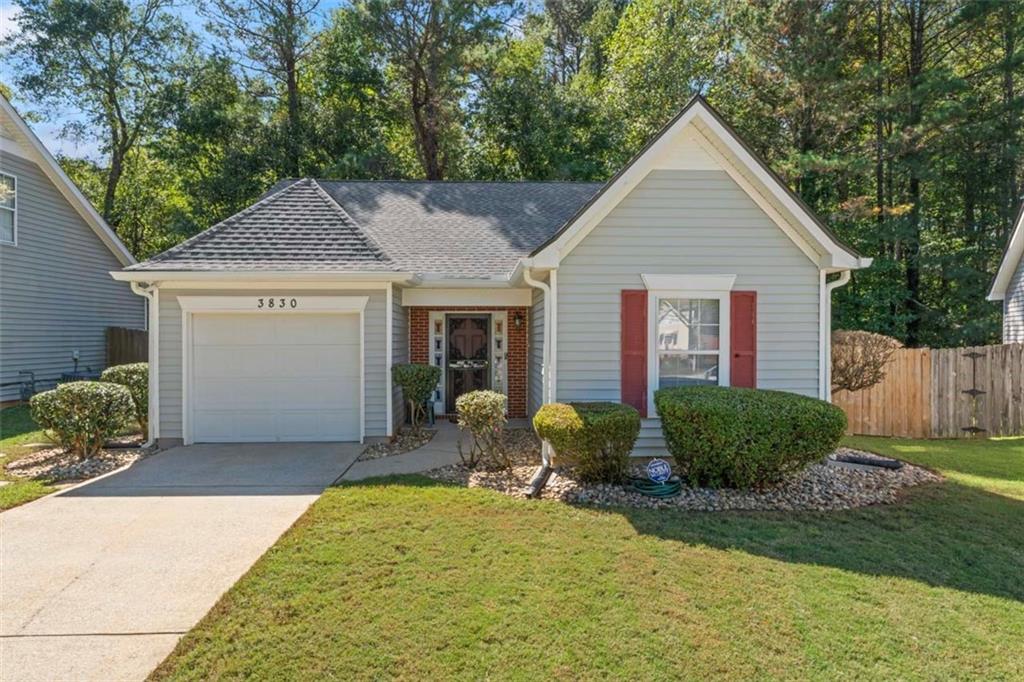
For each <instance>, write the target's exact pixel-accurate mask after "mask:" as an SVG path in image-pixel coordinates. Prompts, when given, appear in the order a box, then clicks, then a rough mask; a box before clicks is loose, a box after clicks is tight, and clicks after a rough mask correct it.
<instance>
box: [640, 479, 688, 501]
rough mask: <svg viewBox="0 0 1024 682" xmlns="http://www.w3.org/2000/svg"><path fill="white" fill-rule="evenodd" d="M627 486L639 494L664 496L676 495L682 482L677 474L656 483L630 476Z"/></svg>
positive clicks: (681, 487) (681, 486) (680, 488)
mask: <svg viewBox="0 0 1024 682" xmlns="http://www.w3.org/2000/svg"><path fill="white" fill-rule="evenodd" d="M629 487H630V488H632V489H633V490H635V491H636V492H638V493H640V494H641V495H647V496H648V497H657V498H665V497H675V496H676V495H678V494H679V491H680V490H682V489H683V483H682V481H680V480H679V477H678V476H672V477H671V478H670V479H668V480H667V481H665V482H664V483H658V482H657V481H652V480H651V479H649V478H643V477H640V476H630V477H629Z"/></svg>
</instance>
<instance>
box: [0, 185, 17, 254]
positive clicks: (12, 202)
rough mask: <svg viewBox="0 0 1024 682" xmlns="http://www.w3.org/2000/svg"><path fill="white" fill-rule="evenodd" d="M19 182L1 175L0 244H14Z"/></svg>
mask: <svg viewBox="0 0 1024 682" xmlns="http://www.w3.org/2000/svg"><path fill="white" fill-rule="evenodd" d="M17 194H18V182H17V180H15V178H14V176H13V175H6V174H4V173H0V242H7V243H9V244H13V243H14V231H15V229H16V228H17V224H18V203H17V202H18V197H17Z"/></svg>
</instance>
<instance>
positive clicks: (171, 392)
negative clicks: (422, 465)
mask: <svg viewBox="0 0 1024 682" xmlns="http://www.w3.org/2000/svg"><path fill="white" fill-rule="evenodd" d="M260 293H261V294H262V295H279V294H275V293H274V292H273V291H270V290H267V291H263V290H261V292H260ZM240 295H241V296H244V295H245V294H244V293H240V292H239V291H238V290H217V289H209V290H208V289H202V290H199V289H189V290H180V289H179V290H165V289H161V290H160V433H159V437H160V438H161V439H180V438H183V435H182V424H181V414H182V386H181V360H182V339H181V326H182V324H181V306H179V305H178V296H240ZM280 295H287V296H369V298H370V300H369V301H368V302H367V304H366V310H365V311H364V314H363V325H364V338H363V353H364V381H365V389H366V390H365V396H366V437H367V438H373V437H379V436H385V435H387V402H386V401H387V400H388V398H389V391H388V390H387V387H386V386H385V372H384V367H385V363H386V361H387V353H386V347H387V344H386V335H387V330H386V326H385V325H386V317H385V315H386V310H385V308H386V307H387V302H386V299H387V294H386V292H385V291H384V289H358V290H352V291H348V290H336V289H332V290H329V291H325V290H319V291H295V290H288V291H287V292H282V293H281V294H280Z"/></svg>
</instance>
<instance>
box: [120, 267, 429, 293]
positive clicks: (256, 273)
mask: <svg viewBox="0 0 1024 682" xmlns="http://www.w3.org/2000/svg"><path fill="white" fill-rule="evenodd" d="M110 276H111V277H113V278H114V279H115V280H117V281H119V282H144V283H149V284H156V283H159V282H166V281H175V282H189V281H200V282H203V281H214V282H231V281H259V282H266V281H274V282H277V281H286V282H319V281H330V282H402V283H416V282H418V281H419V278H418V277H416V275H415V274H413V273H411V272H391V271H384V272H331V271H327V270H294V271H291V270H234V271H231V270H114V271H113V272H111V273H110ZM140 295H141V294H140Z"/></svg>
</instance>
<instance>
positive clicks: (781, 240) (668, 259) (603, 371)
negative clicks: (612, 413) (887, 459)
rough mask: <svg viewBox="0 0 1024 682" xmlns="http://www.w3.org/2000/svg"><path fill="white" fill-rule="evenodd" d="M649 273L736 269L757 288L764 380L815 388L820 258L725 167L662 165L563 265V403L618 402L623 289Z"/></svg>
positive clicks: (809, 391)
mask: <svg viewBox="0 0 1024 682" xmlns="http://www.w3.org/2000/svg"><path fill="white" fill-rule="evenodd" d="M642 273H644V274H735V275H736V276H737V277H736V283H735V287H734V288H735V290H756V291H757V294H758V301H757V305H758V311H757V348H758V352H757V381H758V386H759V387H761V388H772V389H779V390H785V391H792V392H794V393H802V394H804V395H809V396H816V395H817V393H818V369H819V368H818V333H819V332H818V329H819V328H818V296H819V274H818V269H817V267H816V265H815V264H814V263H812V262H811V261H810V259H808V258H807V257H806V256H805V255H804V254H803V253H802V252H801V251H800V249H799V248H798V247H797V246H796V245H795V244H794V243H793V242H792V241H791V240H790V239H789V238H788V237H787V236H786V235H785V233H783V232H782V230H781V229H779V227H778V226H777V225H776V224H775V223H773V222H772V221H771V219H770V218H769V217H768V216H767V215H766V214H765V213H764V212H763V211H761V209H760V208H758V206H757V205H756V204H755V203H754V202H753V201H752V200H751V199H750V197H749V196H747V194H746V193H745V192H744V191H743V190H742V189H741V188H740V187H739V186H738V185H737V184H736V183H735V182H733V180H732V179H731V178H730V177H729V176H728V175H727V174H726V173H725V172H724V171H714V170H655V171H652V172H651V173H650V174H649V175H648V176H647V177H646V178H645V179H644V180H642V181H641V182H640V184H639V185H638V186H637V187H636V188H635V189H634V190H633V191H632V192H631V193H630V194H629V195H628V196H626V198H625V199H623V201H622V202H621V203H620V204H619V205H618V206H616V208H614V209H613V210H612V211H611V213H609V214H608V215H607V216H606V217H605V218H604V220H602V221H601V223H600V224H599V225H598V226H597V227H595V228H594V230H593V231H592V232H591V233H590V234H589V235H587V237H585V238H584V239H583V241H582V242H581V243H580V244H579V245H578V246H577V247H576V248H575V249H574V250H573V251H572V252H571V253H570V254H569V255H568V256H567V257H566V258H565V259H564V260H563V261H562V263H561V265H560V267H559V269H558V386H557V392H558V399H559V400H561V401H569V400H577V401H588V400H611V401H618V400H619V399H620V376H619V374H620V372H619V369H620V357H619V334H620V330H619V307H620V291H621V290H623V289H643V288H644V284H643V281H642V280H641V278H640V275H641V274H642ZM651 409H652V413H651V416H654V414H653V406H651Z"/></svg>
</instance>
